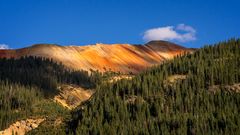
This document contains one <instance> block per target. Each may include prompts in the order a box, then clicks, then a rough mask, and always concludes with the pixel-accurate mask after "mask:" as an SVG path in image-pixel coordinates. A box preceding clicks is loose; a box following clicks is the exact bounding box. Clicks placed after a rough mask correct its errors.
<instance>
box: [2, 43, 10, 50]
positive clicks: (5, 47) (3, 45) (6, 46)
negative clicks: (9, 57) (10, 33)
mask: <svg viewBox="0 0 240 135" xmlns="http://www.w3.org/2000/svg"><path fill="white" fill-rule="evenodd" d="M0 49H9V46H8V45H6V44H0Z"/></svg>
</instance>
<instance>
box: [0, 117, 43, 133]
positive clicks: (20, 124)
mask: <svg viewBox="0 0 240 135" xmlns="http://www.w3.org/2000/svg"><path fill="white" fill-rule="evenodd" d="M44 120H45V118H39V119H26V120H20V121H17V122H15V123H13V124H12V125H10V126H9V127H8V128H7V129H5V130H3V131H0V135H12V134H17V135H24V134H25V133H27V132H29V131H31V130H33V129H35V128H37V127H38V126H39V125H40V124H41V123H42V122H43V121H44Z"/></svg>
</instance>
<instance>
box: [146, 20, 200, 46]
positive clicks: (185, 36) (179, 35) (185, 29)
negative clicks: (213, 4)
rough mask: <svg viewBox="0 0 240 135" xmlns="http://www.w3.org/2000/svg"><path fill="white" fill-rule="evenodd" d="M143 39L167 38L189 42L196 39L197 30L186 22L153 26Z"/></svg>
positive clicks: (168, 39) (167, 39)
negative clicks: (175, 24)
mask: <svg viewBox="0 0 240 135" xmlns="http://www.w3.org/2000/svg"><path fill="white" fill-rule="evenodd" d="M143 40H145V41H152V40H166V41H179V42H188V41H193V40H196V30H195V29H194V28H193V27H191V26H188V25H185V24H178V25H177V26H166V27H158V28H152V29H149V30H147V31H145V32H144V36H143Z"/></svg>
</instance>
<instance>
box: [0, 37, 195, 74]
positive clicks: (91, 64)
mask: <svg viewBox="0 0 240 135" xmlns="http://www.w3.org/2000/svg"><path fill="white" fill-rule="evenodd" d="M192 51H193V50H192V49H187V48H184V47H181V46H179V45H176V44H173V43H170V42H165V41H151V42H149V43H147V44H145V45H130V44H111V45H110V44H96V45H88V46H58V45H50V44H38V45H33V46H31V47H28V48H22V49H17V50H0V58H3V57H6V58H11V57H14V58H20V57H22V56H37V57H45V58H49V59H53V60H55V61H57V62H61V63H62V64H63V65H65V66H66V67H69V68H71V69H75V70H79V69H82V70H86V71H89V70H90V69H92V70H99V71H108V70H111V71H116V72H119V71H120V72H123V73H130V72H131V73H138V72H140V71H142V70H144V69H146V68H147V67H150V66H152V65H156V64H159V63H161V62H162V61H164V60H166V59H172V58H173V57H174V56H176V55H180V54H183V53H186V52H192Z"/></svg>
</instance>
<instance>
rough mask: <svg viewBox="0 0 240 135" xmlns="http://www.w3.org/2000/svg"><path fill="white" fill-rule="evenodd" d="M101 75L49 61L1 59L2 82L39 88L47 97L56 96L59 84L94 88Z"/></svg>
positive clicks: (26, 58) (24, 58) (0, 75)
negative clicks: (71, 68)
mask: <svg viewBox="0 0 240 135" xmlns="http://www.w3.org/2000/svg"><path fill="white" fill-rule="evenodd" d="M98 77H100V75H99V73H97V72H92V74H91V76H89V73H88V72H87V71H72V70H69V69H66V68H65V67H64V66H63V65H61V64H58V63H56V62H53V61H52V60H49V59H44V58H39V57H31V56H30V57H22V58H20V59H0V80H4V81H9V82H10V83H19V84H22V85H25V86H37V87H39V88H40V89H41V90H43V92H44V93H45V95H47V96H49V95H54V94H55V93H56V92H57V91H56V88H57V84H58V83H73V84H77V85H80V86H82V87H87V88H93V87H95V85H96V83H97V82H98V80H99V78H98Z"/></svg>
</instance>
